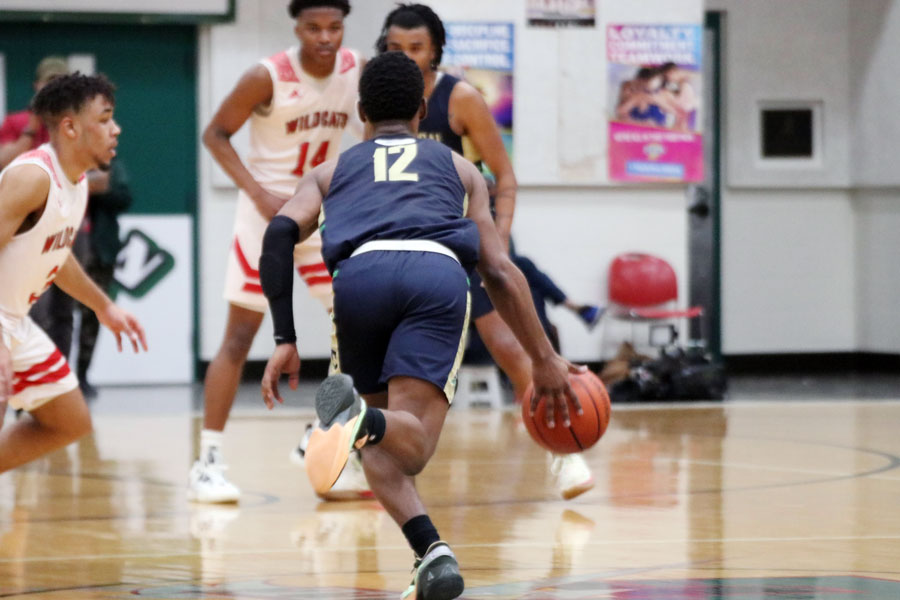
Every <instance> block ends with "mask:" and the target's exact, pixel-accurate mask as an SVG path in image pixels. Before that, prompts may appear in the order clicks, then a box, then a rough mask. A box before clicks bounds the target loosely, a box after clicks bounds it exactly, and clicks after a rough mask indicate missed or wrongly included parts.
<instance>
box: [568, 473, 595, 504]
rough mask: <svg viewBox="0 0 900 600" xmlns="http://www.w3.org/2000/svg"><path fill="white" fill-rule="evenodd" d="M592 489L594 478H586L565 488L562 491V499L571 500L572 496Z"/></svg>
mask: <svg viewBox="0 0 900 600" xmlns="http://www.w3.org/2000/svg"><path fill="white" fill-rule="evenodd" d="M592 489H594V480H593V478H591V479H588V480H587V481H585V482H584V483H579V484H578V485H576V486H573V487H570V488H567V489H565V490H563V491H562V497H563V500H571V499H572V498H576V497H578V496H580V495H582V494H583V493H585V492H587V491H588V490H592Z"/></svg>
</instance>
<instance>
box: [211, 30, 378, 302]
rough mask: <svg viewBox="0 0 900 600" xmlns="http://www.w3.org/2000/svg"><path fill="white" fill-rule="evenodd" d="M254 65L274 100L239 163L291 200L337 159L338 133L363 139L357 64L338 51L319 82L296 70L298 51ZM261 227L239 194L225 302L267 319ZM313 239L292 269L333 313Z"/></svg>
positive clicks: (254, 126) (258, 118)
mask: <svg viewBox="0 0 900 600" xmlns="http://www.w3.org/2000/svg"><path fill="white" fill-rule="evenodd" d="M260 63H261V64H262V65H263V66H264V67H266V69H267V70H268V71H269V76H270V77H271V78H272V101H271V103H270V104H269V105H268V106H266V107H263V108H262V109H261V110H257V111H256V112H255V113H254V114H253V115H251V117H250V150H249V152H248V154H247V156H246V159H245V164H246V165H247V169H248V170H249V171H250V173H251V175H253V178H254V179H256V181H257V182H258V183H259V184H260V185H261V186H262V187H263V188H264V189H265V190H266V191H268V192H270V193H272V194H274V195H276V196H281V197H283V198H290V197H291V196H292V195H293V194H294V189H295V188H296V187H297V183H298V182H299V181H300V177H301V176H302V175H303V174H304V173H306V172H308V171H309V170H310V169H312V168H313V167H315V166H316V165H319V164H321V163H323V162H325V161H326V160H331V159H333V158H336V157H337V155H338V154H339V152H340V146H341V138H342V137H343V134H344V131H345V130H347V129H350V131H351V133H354V134H355V135H356V136H357V137H361V133H362V124H361V123H360V122H359V119H358V117H357V116H356V102H357V98H358V93H357V86H358V84H359V75H360V57H359V55H358V54H357V53H356V52H354V51H352V50H348V49H347V48H341V49H340V50H339V51H338V55H337V58H336V60H335V66H334V72H333V73H332V74H331V75H329V76H328V77H325V78H322V79H317V78H315V77H312V76H311V75H309V74H307V73H306V72H305V71H303V69H302V68H301V66H300V49H299V47H297V46H294V47H291V48H289V49H287V50H285V51H284V52H280V53H278V54H276V55H275V56H271V57H269V58H265V59H263V60H262V61H260ZM267 226H268V221H266V220H265V219H264V218H263V217H262V215H260V214H259V211H258V210H256V206H255V205H254V204H253V201H252V200H250V198H249V196H247V194H246V193H244V191H243V190H241V191H240V192H239V193H238V206H237V212H236V215H235V222H234V243H233V244H232V248H231V252H230V253H229V258H228V270H227V274H226V279H225V299H226V300H228V301H229V302H231V303H233V304H237V305H239V306H242V307H244V308H248V309H251V310H256V311H258V312H265V311H266V310H268V303H267V302H266V298H265V296H264V295H263V293H262V287H261V286H260V283H259V256H260V254H261V252H262V238H263V235H264V234H265V231H266V227H267ZM321 248H322V240H321V238H320V237H319V234H318V232H317V233H315V234H314V235H313V236H311V237H310V238H309V239H308V240H306V241H304V242H303V243H302V244H298V245H297V247H296V248H295V249H294V264H296V265H297V269H298V271H299V272H300V276H301V277H302V278H303V280H304V281H305V282H306V284H307V286H309V291H310V294H312V295H313V296H314V297H316V298H318V299H319V300H320V301H321V302H322V303H323V304H324V305H325V307H326V308H328V309H330V308H331V276H330V275H329V274H328V271H327V269H326V268H325V263H324V262H323V261H322V252H321Z"/></svg>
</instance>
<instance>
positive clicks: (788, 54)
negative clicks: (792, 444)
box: [707, 0, 900, 354]
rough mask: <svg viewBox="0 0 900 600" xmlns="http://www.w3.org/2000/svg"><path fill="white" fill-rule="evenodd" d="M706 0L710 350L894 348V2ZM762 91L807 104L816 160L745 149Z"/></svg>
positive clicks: (899, 282) (753, 136) (753, 141)
mask: <svg viewBox="0 0 900 600" xmlns="http://www.w3.org/2000/svg"><path fill="white" fill-rule="evenodd" d="M707 8H708V9H710V10H724V11H725V13H726V16H725V24H726V25H725V31H724V36H725V50H724V64H725V74H724V76H725V86H724V89H725V92H724V95H725V98H724V103H725V106H724V112H725V121H724V128H723V137H724V143H723V152H724V162H725V165H726V167H725V178H724V191H723V207H722V240H723V248H722V279H723V281H722V298H723V299H722V327H723V350H724V352H725V353H726V354H735V353H778V352H829V351H874V352H893V353H897V352H900V335H897V332H898V330H900V315H898V314H897V311H892V310H891V306H890V305H891V302H892V299H893V298H895V297H896V292H897V291H898V289H900V270H898V269H897V268H896V259H895V256H896V251H897V245H898V242H897V240H898V236H897V233H896V232H897V229H896V227H893V228H892V225H896V224H897V221H896V214H897V212H898V208H897V201H898V193H897V192H898V191H900V190H898V188H897V186H898V184H900V170H898V169H897V168H896V165H895V164H894V163H895V162H896V161H894V160H893V157H895V156H896V155H897V154H898V151H900V85H898V84H897V82H896V78H895V77H894V75H893V73H895V71H896V69H895V65H896V63H897V60H898V59H900V46H898V45H897V43H896V40H897V39H898V35H900V7H898V2H897V1H896V0H873V1H871V2H869V1H866V2H865V3H862V2H854V1H852V0H793V1H792V2H781V1H779V0H756V1H754V2H745V1H740V0H708V1H707ZM767 99H771V100H787V101H818V102H820V103H821V106H822V116H823V119H822V125H823V129H824V136H823V137H822V141H821V143H822V156H821V160H820V161H818V162H817V163H813V164H807V165H797V164H787V165H785V166H783V167H778V166H775V165H766V164H764V163H762V162H761V161H759V159H758V156H759V154H758V153H759V142H758V140H759V129H758V117H757V112H758V106H757V104H758V102H759V101H761V100H767ZM892 293H893V294H892Z"/></svg>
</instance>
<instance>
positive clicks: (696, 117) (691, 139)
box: [606, 25, 703, 182]
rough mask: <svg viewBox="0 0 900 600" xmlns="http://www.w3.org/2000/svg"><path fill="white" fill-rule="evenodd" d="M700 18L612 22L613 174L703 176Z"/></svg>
mask: <svg viewBox="0 0 900 600" xmlns="http://www.w3.org/2000/svg"><path fill="white" fill-rule="evenodd" d="M702 36H703V30H702V28H701V27H700V26H699V25H609V26H608V27H607V30H606V52H607V53H606V58H607V63H608V69H609V72H608V77H609V87H608V89H609V95H610V97H609V98H608V103H607V106H608V107H609V111H610V114H609V178H610V179H611V180H613V181H670V182H696V181H702V180H703V136H702V133H701V127H700V126H701V118H700V109H701V106H700V99H701V98H702V92H701V89H700V86H701V83H702V81H701V60H702V53H703V52H702V51H703V37H702Z"/></svg>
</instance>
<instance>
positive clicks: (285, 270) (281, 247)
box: [259, 215, 300, 344]
mask: <svg viewBox="0 0 900 600" xmlns="http://www.w3.org/2000/svg"><path fill="white" fill-rule="evenodd" d="M299 239H300V227H299V226H298V225H297V223H296V222H295V221H294V220H293V219H291V218H289V217H285V216H284V215H276V216H275V218H274V219H272V221H271V222H270V223H269V226H268V227H267V228H266V234H265V236H263V245H262V256H260V257H259V281H260V283H262V288H263V292H264V293H265V295H266V298H267V299H268V300H269V309H270V310H271V311H272V324H273V325H274V326H275V343H276V344H293V343H294V342H296V341H297V332H296V331H295V330H294V302H293V296H294V246H295V245H296V244H297V241H298V240H299Z"/></svg>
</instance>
